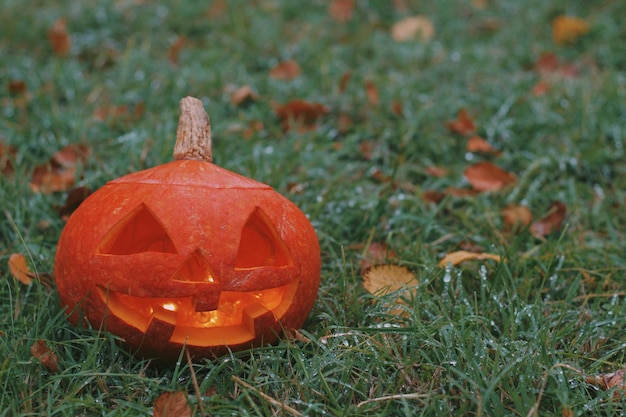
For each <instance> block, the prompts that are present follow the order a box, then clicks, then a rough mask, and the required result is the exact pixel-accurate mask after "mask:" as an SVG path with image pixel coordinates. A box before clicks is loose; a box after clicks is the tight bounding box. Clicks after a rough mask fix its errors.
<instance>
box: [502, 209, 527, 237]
mask: <svg viewBox="0 0 626 417" xmlns="http://www.w3.org/2000/svg"><path fill="white" fill-rule="evenodd" d="M532 220H533V213H532V212H531V211H530V209H529V208H528V207H526V206H523V205H521V204H509V205H508V206H506V207H505V208H503V209H502V221H503V223H504V229H505V230H506V231H513V232H518V231H519V229H521V228H522V227H525V226H528V225H529V224H530V222H531V221H532Z"/></svg>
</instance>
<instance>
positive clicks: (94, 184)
mask: <svg viewBox="0 0 626 417" xmlns="http://www.w3.org/2000/svg"><path fill="white" fill-rule="evenodd" d="M329 3H331V2H327V1H310V2H296V1H287V0H258V1H228V2H227V1H219V0H216V1H212V2H182V1H174V0H168V1H163V2H152V1H147V0H117V1H106V0H97V1H90V2H63V1H60V0H52V1H45V2H44V1H41V0H33V1H30V2H24V1H17V0H0V5H1V6H2V7H1V8H0V10H2V13H1V14H0V28H2V29H0V113H1V117H0V206H1V208H2V210H1V211H2V212H1V213H0V216H1V218H2V221H0V278H1V285H0V364H1V365H0V385H1V388H0V389H1V392H2V395H0V416H144V415H145V416H149V415H153V413H154V414H155V415H164V414H163V413H162V412H163V404H164V401H166V397H165V396H164V394H165V395H168V394H166V393H179V396H175V394H171V395H172V396H171V397H170V398H175V399H176V400H178V401H179V403H178V405H181V404H182V406H183V410H187V411H178V412H177V414H175V415H177V416H184V415H185V412H188V411H189V410H191V415H206V416H209V415H211V416H213V415H214V416H225V415H241V416H248V415H255V416H270V415H280V416H282V415H285V416H293V415H329V416H344V415H346V416H347V415H359V416H360V415H371V416H378V415H407V416H412V415H415V416H418V415H419V416H440V415H441V416H448V415H450V416H505V415H507V416H509V415H510V416H534V415H541V416H564V417H569V416H594V415H595V416H606V415H617V414H622V413H623V412H624V410H626V395H625V394H624V392H625V391H624V388H623V386H620V385H623V382H622V384H620V383H619V382H620V377H621V378H623V372H624V369H625V366H626V335H625V333H624V329H626V298H625V297H626V242H625V240H624V239H625V237H624V233H625V231H626V209H625V208H626V207H625V206H626V149H625V148H626V26H625V25H624V16H626V3H625V2H623V1H620V0H594V1H586V2H582V1H581V2H577V1H565V0H556V1H540V0H528V1H523V2H520V1H516V0H441V1H431V2H426V1H422V2H418V1H410V0H404V1H403V0H397V1H393V2H386V1H379V2H374V1H356V2H355V3H356V4H354V5H353V6H354V8H353V9H352V10H350V8H348V9H347V10H344V12H345V13H343V14H342V13H338V8H339V6H340V3H345V4H347V5H350V3H351V2H332V3H333V6H332V7H330V6H329ZM415 16H419V17H420V19H417V20H413V21H409V22H413V23H415V22H417V23H415V24H416V25H417V29H416V30H417V32H416V33H412V31H411V28H409V29H407V27H406V26H405V27H404V30H405V32H404V33H401V34H398V33H397V32H394V29H395V30H398V26H397V24H398V22H405V23H406V20H405V19H407V18H411V17H415ZM563 16H566V17H568V18H570V19H571V20H569V21H568V22H566V25H565V26H566V27H565V29H564V32H557V33H556V35H555V32H553V30H554V29H555V27H557V26H558V25H557V23H556V22H558V21H559V19H560V18H562V17H563ZM64 24H65V27H63V25H64ZM414 29H415V28H414ZM557 30H558V28H557ZM406 31H408V32H409V33H408V34H407V33H406ZM403 35H406V36H407V37H408V39H406V40H403V39H401V38H402V36H403ZM290 61H292V62H294V63H296V64H297V70H296V72H293V71H294V68H293V64H292V66H291V67H289V66H285V65H284V62H290ZM281 64H282V66H281ZM277 68H278V69H277ZM279 69H282V70H283V71H282V72H280V71H279ZM245 87H249V88H250V90H251V92H252V93H250V94H247V95H246V94H244V96H243V97H242V96H241V95H237V94H242V92H245V90H240V89H241V88H245ZM185 96H193V97H197V98H199V99H201V100H202V102H203V104H204V107H205V109H206V111H207V112H208V113H209V115H210V118H211V128H212V134H213V153H214V162H215V163H216V164H217V165H219V166H221V167H224V168H226V169H229V170H232V171H235V172H237V173H240V174H242V175H245V176H248V177H251V178H254V179H255V180H257V181H260V182H263V183H266V184H269V185H270V186H272V187H273V188H274V189H275V190H276V191H278V192H279V193H281V194H283V195H285V196H286V197H288V198H289V199H290V200H291V201H293V202H294V203H295V204H296V205H297V206H298V207H300V209H301V210H302V211H303V212H304V213H306V215H307V216H308V218H309V219H310V221H311V223H312V225H313V227H314V228H315V230H316V232H317V236H318V238H319V243H320V248H321V257H322V274H321V284H320V288H319V292H318V298H317V301H316V303H315V306H314V308H313V310H312V312H311V313H310V315H309V317H308V319H307V321H306V323H305V324H304V326H303V328H302V329H301V330H300V331H299V333H293V332H292V333H291V336H290V337H284V338H283V339H282V340H281V341H279V342H278V343H276V344H275V345H272V346H265V347H260V348H255V349H252V350H247V351H243V352H235V353H231V354H229V355H226V356H224V357H221V358H218V359H215V360H200V361H198V362H196V363H194V364H191V363H190V362H188V361H187V359H186V357H185V355H181V357H180V360H179V361H178V362H177V363H176V364H174V365H172V366H161V367H159V366H155V365H154V364H153V363H152V362H151V361H149V360H143V359H141V358H136V357H133V356H132V355H129V354H128V353H127V352H126V351H125V349H124V348H123V347H121V346H120V345H119V344H118V343H117V339H116V337H115V336H113V335H111V334H109V333H106V332H104V331H101V330H100V329H99V326H97V325H94V327H93V328H83V327H80V328H79V327H75V326H72V325H71V324H69V323H68V321H67V318H66V316H65V314H64V312H63V309H62V308H61V306H60V304H59V296H58V294H57V292H56V287H55V284H54V279H53V277H52V276H51V274H52V272H53V268H54V260H55V253H56V244H57V241H58V239H59V236H60V233H61V230H62V229H63V227H64V225H65V223H66V219H67V216H68V215H69V213H70V212H71V210H72V208H73V207H72V201H70V202H69V203H68V196H69V195H70V194H71V193H72V191H73V190H79V191H78V193H79V194H80V193H83V192H85V190H91V191H94V190H97V189H98V188H99V187H101V186H103V185H104V184H105V183H107V182H108V181H110V180H112V179H114V178H117V177H120V176H122V175H125V174H128V173H131V172H135V171H139V170H142V169H145V168H149V167H153V166H156V165H159V164H163V163H165V162H168V161H170V160H172V148H173V144H174V139H175V135H176V126H177V121H178V115H179V101H180V99H181V98H183V97H185ZM293 100H301V101H304V102H306V103H307V104H308V105H310V106H311V107H312V109H313V110H312V111H311V112H310V113H312V114H309V116H310V117H309V118H307V119H306V120H304V121H303V120H302V117H297V116H298V115H296V119H298V120H293V118H286V117H284V116H285V114H292V113H290V112H291V111H292V109H293V107H297V106H294V105H293V104H289V103H290V102H292V101H293ZM290 106H292V107H290ZM475 138H480V141H479V143H480V144H481V146H482V148H480V149H475V148H472V147H468V146H469V144H470V142H471V140H474V142H473V143H476V140H477V139H475ZM68 146H69V148H66V147H68ZM64 148H65V149H73V151H72V152H69V156H67V154H66V159H63V158H61V157H59V154H58V153H57V152H59V151H60V150H61V149H64ZM77 149H79V150H81V151H80V152H79V151H76V150H77ZM51 161H52V162H51ZM59 161H60V162H59ZM491 164H493V165H495V166H497V167H499V170H498V171H497V176H495V177H494V171H493V169H491V168H490V169H491V170H487V171H486V172H485V171H481V170H480V169H476V167H485V166H489V167H492V165H491ZM477 171H478V172H477ZM79 201H80V199H79V200H78V202H79ZM74 203H75V204H74V205H76V204H77V202H76V201H75V202H74ZM555 208H558V210H555ZM174 210H175V208H174ZM528 215H532V219H531V218H529V217H524V216H528ZM516 221H517V223H516ZM89 233H90V231H89V230H88V229H86V230H85V234H86V235H88V234H89ZM381 248H382V253H383V256H382V257H381V256H376V253H378V254H379V255H380V252H381V251H380V249H381ZM374 249H378V251H376V250H374ZM461 250H464V251H468V252H470V253H472V254H474V255H472V256H476V255H477V254H479V255H491V258H489V259H467V260H465V261H463V262H459V263H456V262H454V264H452V263H445V262H444V263H440V262H441V260H442V259H443V258H444V256H446V255H447V254H452V253H455V252H458V251H461ZM13 254H22V255H24V256H25V259H26V261H27V265H28V268H29V269H30V271H31V275H30V276H31V277H34V280H33V282H32V283H30V284H28V285H27V284H25V283H23V282H20V281H19V280H18V279H16V278H14V276H13V274H12V273H11V272H10V271H9V259H10V257H11V255H13ZM376 263H384V264H389V265H394V266H396V267H402V268H405V269H404V270H405V271H406V270H408V271H410V272H411V273H412V274H413V275H414V276H415V279H416V280H417V285H413V286H411V288H410V289H409V290H403V291H401V292H399V293H398V292H397V293H389V292H387V293H385V292H384V291H383V292H378V293H375V294H372V293H370V292H369V291H368V290H366V289H365V287H364V285H363V281H364V276H365V275H367V273H368V272H367V271H368V270H367V269H366V268H365V265H366V264H376ZM373 268H376V267H375V266H374V267H373ZM369 271H370V272H371V269H370V270H369ZM398 294H402V296H401V297H399V296H398ZM33 346H39V347H40V348H41V347H42V346H43V348H42V349H43V350H44V351H46V350H47V349H49V350H50V351H51V352H52V353H53V354H55V355H56V358H57V359H56V363H55V364H56V365H58V369H54V367H51V366H50V362H49V361H50V359H48V360H46V359H45V358H43V360H42V357H41V356H40V355H39V354H38V353H37V352H36V351H35V352H34V351H33V349H32V347H33ZM614 372H617V374H616V375H615V378H614V379H613V380H611V381H613V382H611V383H608V385H609V386H607V381H609V380H610V376H611V374H612V373H614ZM616 381H617V382H616ZM621 381H623V379H621ZM180 393H183V394H180ZM158 398H160V399H161V400H160V401H159V402H157V399H158ZM186 407H187V408H186ZM170 415H171V414H170ZM188 415H189V414H188Z"/></svg>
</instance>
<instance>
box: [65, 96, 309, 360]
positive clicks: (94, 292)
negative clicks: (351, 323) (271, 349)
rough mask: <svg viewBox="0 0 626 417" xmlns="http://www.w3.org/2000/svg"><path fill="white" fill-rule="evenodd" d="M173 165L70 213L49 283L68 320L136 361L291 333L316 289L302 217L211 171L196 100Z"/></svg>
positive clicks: (257, 188)
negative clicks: (85, 325)
mask: <svg viewBox="0 0 626 417" xmlns="http://www.w3.org/2000/svg"><path fill="white" fill-rule="evenodd" d="M181 111H182V113H181V117H180V121H179V128H178V137H177V142H176V146H175V151H174V156H175V159H176V160H175V161H173V162H170V163H166V164H164V165H160V166H156V167H154V168H151V169H146V170H144V171H140V172H136V173H133V174H130V175H126V176H124V177H121V178H118V179H116V180H113V181H111V182H109V183H107V184H106V185H105V186H103V187H102V188H100V189H99V190H98V191H96V192H95V193H93V194H92V195H91V196H90V197H89V198H87V199H86V200H85V201H84V202H83V203H82V204H81V205H80V207H79V208H78V209H77V210H76V211H75V212H74V213H73V214H72V216H71V217H70V219H69V220H68V222H67V225H66V226H65V228H64V230H63V232H62V234H61V237H60V239H59V243H58V248H57V255H56V260H55V268H54V272H55V280H56V282H57V287H58V291H59V295H60V299H61V303H62V305H63V306H66V307H67V310H66V311H67V313H68V314H69V316H70V320H71V321H72V322H73V323H75V324H76V323H78V322H82V318H84V319H86V320H87V321H88V322H89V323H90V324H91V326H94V327H100V326H101V325H102V326H104V327H105V328H106V329H107V330H108V331H110V332H111V333H113V334H116V335H117V336H119V337H120V338H121V340H122V341H123V343H125V344H126V345H127V346H128V348H129V349H130V350H131V351H133V352H135V353H138V354H140V355H142V356H145V357H155V358H158V359H160V360H162V361H170V362H171V361H173V360H175V359H176V358H177V357H178V355H179V354H180V353H181V350H182V349H183V348H184V347H186V348H187V349H188V350H189V352H190V353H191V354H192V355H193V356H194V358H196V359H199V358H203V357H216V356H220V355H222V354H224V353H227V352H228V350H232V351H236V350H241V349H246V348H249V347H251V346H258V345H261V344H264V343H272V342H274V341H276V340H277V338H278V336H279V335H280V334H281V332H282V330H283V329H289V328H299V327H300V326H302V324H303V323H304V321H305V320H306V318H307V316H308V315H309V313H310V311H311V309H312V308H313V304H314V302H315V298H316V295H317V289H318V286H319V278H320V252H319V244H318V241H317V237H316V234H315V231H314V230H313V227H312V226H311V224H310V222H309V221H308V219H307V218H306V216H305V215H304V214H303V213H302V212H301V211H300V210H299V209H298V208H297V207H296V206H295V205H294V204H293V203H292V202H290V201H289V200H287V199H286V198H285V197H283V196H281V195H280V194H278V193H277V192H275V191H274V190H273V189H272V188H271V187H269V186H267V185H265V184H262V183H259V182H257V181H254V180H252V179H249V178H246V177H243V176H241V175H238V174H235V173H233V172H231V171H228V170H225V169H223V168H220V167H218V166H216V165H214V164H213V163H211V149H210V146H211V143H210V126H209V121H208V116H207V115H206V113H205V112H204V109H203V107H202V103H201V102H200V101H199V100H197V99H194V98H191V97H187V98H185V99H183V100H182V101H181Z"/></svg>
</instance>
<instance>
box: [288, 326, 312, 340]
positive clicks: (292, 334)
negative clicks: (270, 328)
mask: <svg viewBox="0 0 626 417" xmlns="http://www.w3.org/2000/svg"><path fill="white" fill-rule="evenodd" d="M285 334H286V336H287V338H288V339H289V340H293V341H294V342H301V343H311V339H309V338H308V337H306V336H305V335H303V334H302V333H301V332H300V331H299V330H298V329H294V328H290V329H285Z"/></svg>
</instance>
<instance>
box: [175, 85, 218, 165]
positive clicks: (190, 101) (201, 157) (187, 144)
mask: <svg viewBox="0 0 626 417" xmlns="http://www.w3.org/2000/svg"><path fill="white" fill-rule="evenodd" d="M174 159H176V160H182V159H195V160H198V161H206V162H213V154H212V151H211V124H210V122H209V115H208V114H207V113H206V112H205V111H204V106H203V105H202V102H201V101H200V100H198V99H197V98H194V97H185V98H183V99H182V100H181V101H180V117H179V118H178V130H177V131H176V144H175V145H174Z"/></svg>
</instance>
